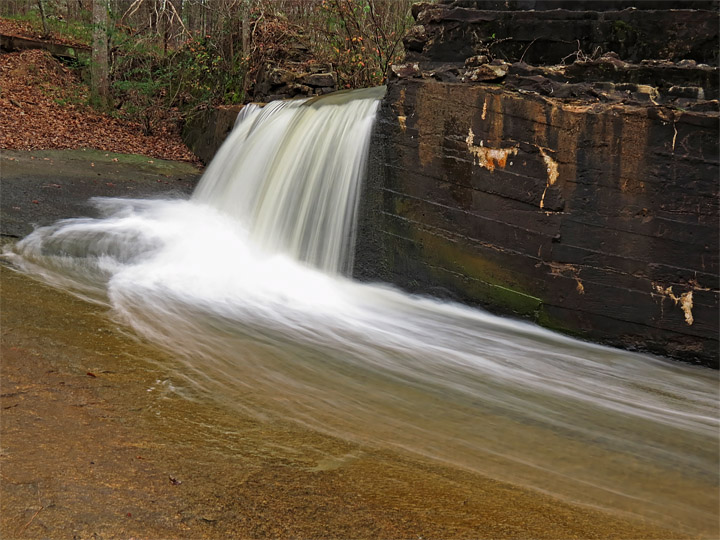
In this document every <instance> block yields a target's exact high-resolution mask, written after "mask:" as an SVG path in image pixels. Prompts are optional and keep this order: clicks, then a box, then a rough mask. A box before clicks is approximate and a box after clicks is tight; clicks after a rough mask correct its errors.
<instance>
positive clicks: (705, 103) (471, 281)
mask: <svg viewBox="0 0 720 540" xmlns="http://www.w3.org/2000/svg"><path fill="white" fill-rule="evenodd" d="M565 4H567V5H565ZM587 6H588V4H586V3H583V2H566V3H564V4H563V3H560V4H559V3H557V2H542V1H529V0H528V1H520V0H518V1H515V2H512V1H508V2H493V1H483V0H474V1H473V0H466V1H455V2H453V1H447V0H446V1H441V2H440V3H438V4H420V5H416V6H415V7H414V10H413V14H414V16H415V18H416V22H417V25H416V26H415V27H414V28H413V30H412V32H411V34H410V35H409V36H408V37H407V38H406V42H405V45H406V49H407V50H408V58H407V63H406V64H404V65H401V66H395V67H394V68H393V76H392V78H391V80H390V81H389V84H388V92H387V95H386V97H385V100H384V102H383V104H382V106H381V110H380V112H379V117H378V119H377V123H376V128H375V134H374V137H373V141H372V144H371V157H370V160H371V161H370V166H369V171H368V180H367V183H366V186H365V188H364V193H363V197H362V202H361V208H360V223H359V227H358V229H359V232H358V241H357V256H356V270H355V273H356V277H358V278H360V279H366V280H378V281H385V282H389V283H393V284H396V285H398V286H400V287H402V288H404V289H406V290H409V291H413V292H418V293H424V294H432V295H435V296H440V297H447V298H452V299H455V300H459V301H462V302H466V303H469V304H474V305H481V306H485V307H487V308H488V309H490V310H491V311H493V312H499V313H504V314H509V315H512V316H519V317H522V318H527V319H530V320H533V321H535V322H537V323H539V324H541V325H543V326H546V327H549V328H553V329H556V330H559V331H561V332H565V333H569V334H572V335H576V336H579V337H582V338H586V339H589V340H593V341H598V342H602V343H607V344H612V345H616V346H620V347H624V348H629V349H638V350H645V351H650V352H655V353H659V354H662V355H668V356H671V357H675V358H678V359H682V360H687V361H691V362H697V363H702V364H706V365H712V366H717V365H718V135H719V134H718V119H719V116H720V115H719V114H718V67H717V56H718V48H717V42H718V9H717V2H688V3H685V4H683V7H684V8H685V9H682V10H670V9H667V8H669V7H670V5H669V4H667V3H663V2H623V1H614V2H613V1H607V2H597V3H593V4H592V7H593V10H592V11H589V10H587V9H586V8H587ZM558 7H560V8H561V9H558Z"/></svg>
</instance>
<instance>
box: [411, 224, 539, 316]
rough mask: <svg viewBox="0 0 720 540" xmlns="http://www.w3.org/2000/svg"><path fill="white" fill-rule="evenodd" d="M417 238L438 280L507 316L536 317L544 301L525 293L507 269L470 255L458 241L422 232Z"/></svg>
mask: <svg viewBox="0 0 720 540" xmlns="http://www.w3.org/2000/svg"><path fill="white" fill-rule="evenodd" d="M416 236H417V237H418V239H419V240H420V242H421V243H422V245H423V250H422V251H423V254H422V255H423V258H424V259H425V260H426V261H427V262H428V263H429V264H430V265H431V266H430V267H429V268H431V272H432V273H433V274H434V275H433V277H434V279H435V281H437V282H439V283H442V284H443V285H445V286H448V288H452V289H460V290H461V291H463V295H465V296H467V297H469V298H472V299H475V300H477V301H479V302H481V303H483V304H487V305H490V306H493V307H495V308H497V309H498V310H499V311H502V312H504V313H513V314H517V315H520V316H522V317H530V318H535V314H536V312H537V311H538V309H539V308H540V306H541V305H542V299H541V298H538V297H536V296H533V295H531V294H528V293H526V292H524V290H523V286H522V284H519V283H516V282H514V281H513V279H512V276H511V274H510V273H509V272H508V270H507V269H506V268H504V267H501V266H500V265H498V264H497V263H495V262H492V261H490V260H488V259H486V258H484V257H482V256H479V255H478V254H477V253H470V252H469V251H467V250H465V249H464V248H463V246H462V245H461V244H459V243H457V242H453V241H450V240H446V239H443V238H440V237H438V236H435V235H433V234H430V233H426V232H422V231H420V232H417V233H416Z"/></svg>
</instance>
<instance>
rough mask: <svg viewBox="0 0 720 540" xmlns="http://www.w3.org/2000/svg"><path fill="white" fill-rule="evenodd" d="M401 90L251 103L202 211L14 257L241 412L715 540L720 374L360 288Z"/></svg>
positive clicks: (216, 163)
mask: <svg viewBox="0 0 720 540" xmlns="http://www.w3.org/2000/svg"><path fill="white" fill-rule="evenodd" d="M382 95H383V89H372V90H362V91H355V92H348V93H339V94H336V95H331V96H328V97H324V98H320V99H312V100H306V101H289V102H273V103H270V104H268V105H267V106H265V107H263V108H259V107H255V106H248V107H246V108H245V109H244V111H243V113H242V114H241V116H240V117H239V118H238V122H237V124H236V127H235V129H234V130H233V132H232V133H231V134H230V136H229V137H228V140H227V141H226V142H225V144H224V145H223V147H222V148H221V150H220V151H219V153H218V155H217V156H216V158H215V159H214V160H213V162H212V163H211V164H210V166H209V167H208V169H207V171H206V172H205V174H204V176H203V179H202V180H201V183H200V184H199V186H198V188H197V190H196V192H195V194H194V195H193V197H192V199H191V200H132V199H96V200H94V204H95V205H96V206H97V207H98V208H99V209H100V210H101V213H102V217H101V218H98V219H69V220H64V221H60V222H58V223H56V224H55V225H52V226H50V227H44V228H40V229H37V230H36V231H35V232H33V233H32V234H31V235H29V236H28V237H27V238H25V239H23V240H22V241H20V242H19V243H18V244H17V245H16V246H14V247H13V248H12V249H11V250H10V251H7V252H6V253H5V256H6V257H8V258H10V259H11V260H12V262H13V263H14V264H15V265H16V266H17V267H19V268H21V269H22V270H23V271H25V272H28V273H30V274H33V275H36V276H39V277H42V278H43V279H45V280H47V281H48V282H50V283H52V284H54V285H56V286H58V287H62V288H64V289H67V290H70V291H72V292H74V293H75V294H79V295H82V296H84V297H85V298H88V299H90V300H92V301H94V302H99V303H102V304H105V305H107V306H109V307H110V308H111V313H112V314H113V316H115V317H117V318H118V319H120V320H121V321H123V322H124V323H125V324H127V325H129V326H130V327H132V328H133V329H134V330H135V331H136V332H137V333H138V334H140V335H141V336H143V337H145V338H148V339H150V340H152V341H154V342H157V343H159V344H161V345H162V346H164V347H166V348H167V349H169V350H170V351H172V352H173V354H174V355H175V356H176V357H177V358H178V359H179V360H180V362H179V366H178V372H179V373H180V374H182V375H183V376H184V377H185V379H186V380H187V381H188V382H189V383H192V384H193V385H195V386H196V387H198V388H199V389H201V390H202V391H204V392H206V393H207V395H208V396H211V397H212V398H213V399H216V400H218V401H220V402H222V403H224V404H225V405H227V406H228V407H235V408H237V409H238V410H242V411H243V412H244V413H250V414H253V415H257V416H260V417H264V418H269V419H272V418H275V417H282V418H286V419H291V420H294V421H296V422H299V423H302V424H304V425H307V426H309V427H310V428H312V429H316V430H320V431H323V432H326V433H329V434H333V435H336V436H340V437H343V438H347V439H351V440H354V441H359V442H362V443H365V444H371V445H378V446H386V447H393V448H400V449H403V451H409V452H413V453H415V454H420V455H423V456H427V457H428V458H431V459H435V460H440V461H443V462H445V463H448V464H450V465H452V466H456V467H461V468H464V469H467V470H471V471H476V472H480V473H482V474H485V475H488V476H491V477H495V478H498V479H501V480H507V481H511V482H515V483H518V484H522V485H525V486H530V487H532V488H535V489H538V490H542V491H545V492H548V493H551V494H554V495H556V496H559V497H562V498H565V499H568V500H572V501H575V502H580V503H584V504H590V505H596V506H599V507H602V508H605V509H609V510H611V511H614V512H619V513H623V514H626V515H631V516H636V517H639V518H642V519H647V520H650V521H651V522H654V523H659V524H662V525H665V526H668V527H673V528H676V529H677V530H680V531H686V532H690V533H692V534H698V535H705V536H708V537H713V536H715V535H717V533H718V522H717V518H718V427H719V425H718V424H719V422H718V387H717V377H716V375H717V373H716V372H714V371H712V370H710V369H705V368H699V367H693V366H688V365H684V364H680V363H674V362H670V361H667V360H664V359H660V358H656V357H651V356H647V355H640V354H633V353H630V352H625V351H620V350H615V349H610V348H607V347H601V346H597V345H593V344H589V343H584V342H580V341H576V340H573V339H570V338H567V337H563V336H560V335H558V334H554V333H552V332H549V331H546V330H544V329H541V328H539V327H536V326H534V325H531V324H526V323H523V322H518V321H514V320H510V319H505V318H499V317H495V316H492V315H490V314H488V313H486V312H484V311H480V310H476V309H471V308H468V307H465V306H462V305H458V304H454V303H448V302H441V301H438V300H433V299H428V298H421V297H416V296H409V295H407V294H404V293H402V292H400V291H397V290H394V289H392V288H390V287H387V286H382V285H372V284H361V283H357V282H353V281H352V280H350V279H348V278H347V277H344V276H347V275H349V273H350V271H351V268H352V263H353V261H352V252H353V238H354V223H355V213H356V206H357V198H358V191H359V186H360V182H361V181H362V177H363V174H364V169H365V161H366V157H367V152H368V144H369V138H370V133H371V130H372V124H373V121H374V116H375V111H376V108H377V106H378V103H379V100H380V99H381V97H382Z"/></svg>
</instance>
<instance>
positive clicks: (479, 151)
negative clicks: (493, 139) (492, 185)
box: [465, 128, 518, 172]
mask: <svg viewBox="0 0 720 540" xmlns="http://www.w3.org/2000/svg"><path fill="white" fill-rule="evenodd" d="M474 142H475V134H474V133H473V130H472V128H470V129H469V130H468V136H467V137H466V138H465V143H466V144H467V147H468V151H469V152H470V153H471V154H472V155H473V156H474V158H475V164H476V165H479V166H480V167H483V168H485V169H487V170H488V171H490V172H492V171H494V170H495V168H496V167H500V168H501V169H504V168H505V165H506V164H507V159H508V157H509V156H514V155H516V154H517V153H518V147H517V146H513V147H511V148H490V147H487V146H484V144H483V141H480V144H479V145H477V146H476V145H475V144H474Z"/></svg>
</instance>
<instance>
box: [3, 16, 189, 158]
mask: <svg viewBox="0 0 720 540" xmlns="http://www.w3.org/2000/svg"><path fill="white" fill-rule="evenodd" d="M10 23H13V24H10ZM22 29H23V27H22V25H19V23H16V22H15V21H7V20H4V19H0V33H3V32H8V33H9V32H12V35H21V36H23V35H24V36H25V37H32V38H34V37H35V36H34V35H32V34H31V33H30V34H29V33H23V32H22ZM0 81H1V82H0V149H12V150H36V149H43V150H49V149H78V148H94V149H97V150H104V151H108V152H118V153H124V154H142V155H145V156H150V157H155V158H160V159H167V160H176V161H187V162H191V163H194V164H196V165H199V164H200V162H199V160H198V159H197V157H196V156H195V155H194V154H193V153H192V152H191V151H190V150H189V149H188V148H187V146H185V144H184V143H183V141H182V139H181V137H180V127H179V124H178V122H177V117H176V115H173V114H172V111H170V112H169V114H168V115H167V117H166V118H160V119H158V121H157V122H156V125H155V126H154V129H153V133H152V134H151V135H148V134H146V133H145V132H144V130H143V127H142V126H141V125H140V124H139V123H136V122H130V121H127V120H123V119H121V118H118V117H116V116H114V115H112V114H106V113H101V112H98V111H96V110H95V109H93V108H92V107H90V106H89V105H87V102H88V92H89V90H88V86H87V85H86V84H85V83H84V82H83V81H82V80H81V79H80V76H79V74H78V71H77V70H75V69H71V68H69V67H67V66H65V65H64V64H63V63H61V62H60V61H58V60H57V59H55V58H54V57H52V56H51V55H50V53H48V52H46V51H42V50H26V51H22V52H12V53H2V54H0Z"/></svg>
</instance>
